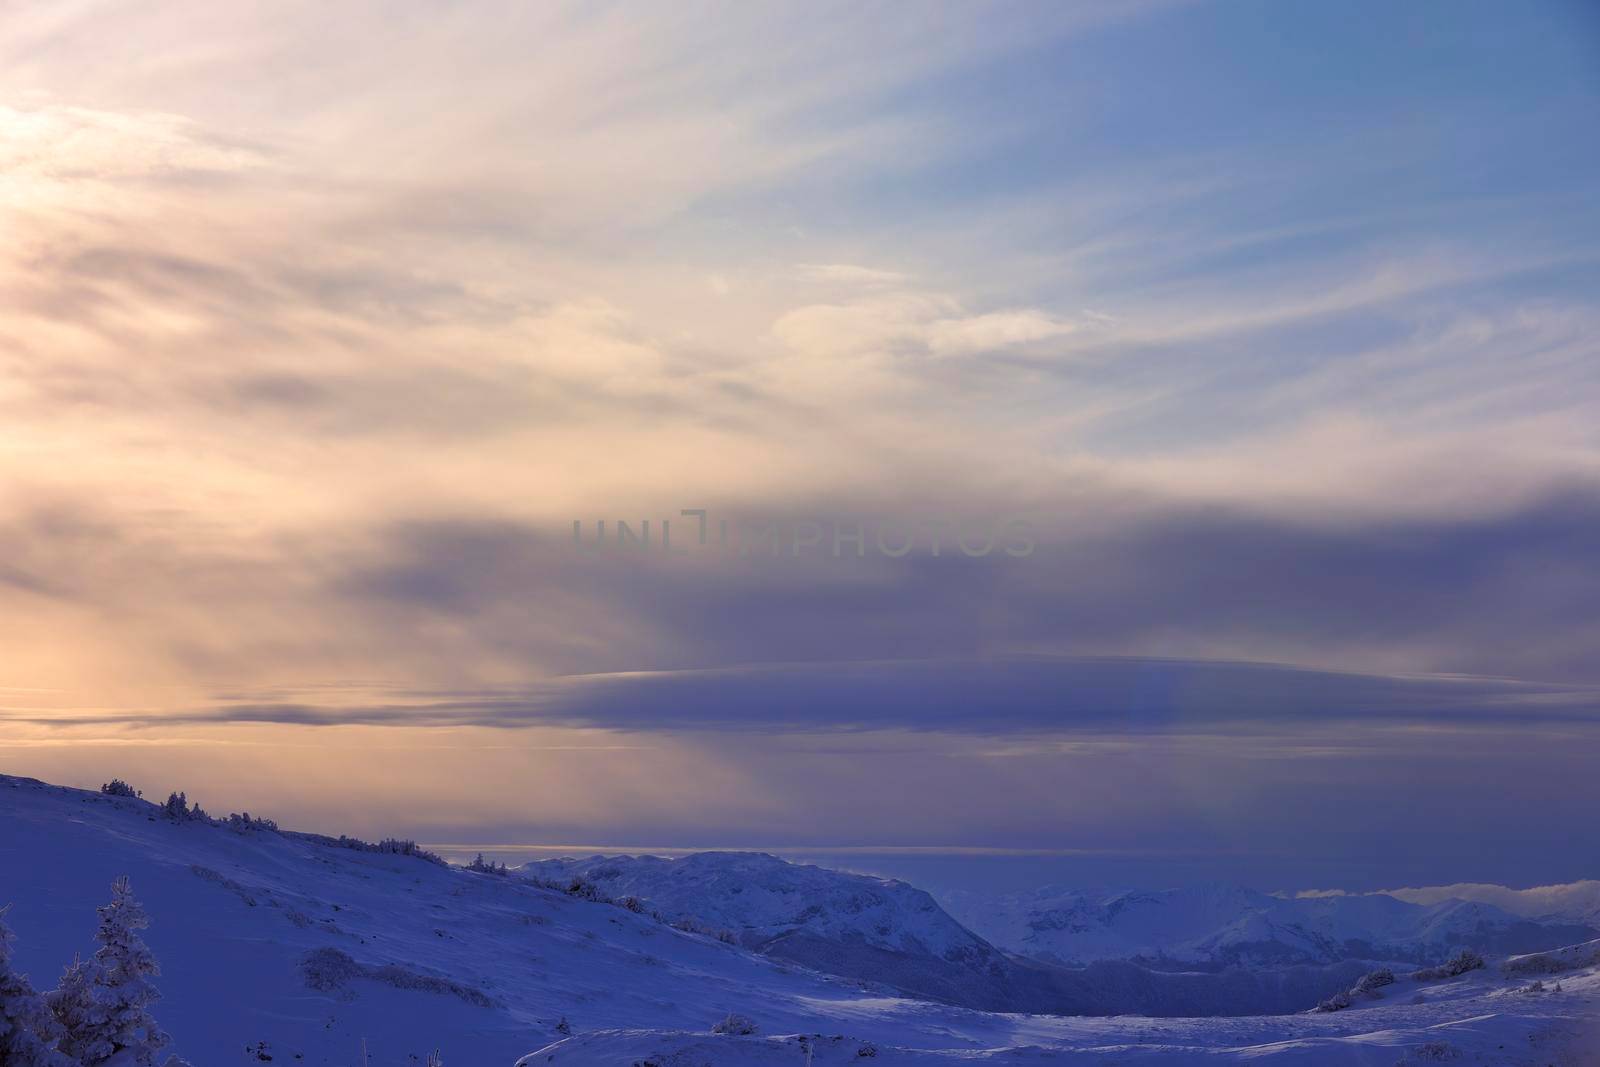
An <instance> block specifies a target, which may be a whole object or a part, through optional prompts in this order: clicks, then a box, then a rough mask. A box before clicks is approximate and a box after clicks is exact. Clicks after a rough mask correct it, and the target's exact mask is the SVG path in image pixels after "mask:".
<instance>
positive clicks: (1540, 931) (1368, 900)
mask: <svg viewBox="0 0 1600 1067" xmlns="http://www.w3.org/2000/svg"><path fill="white" fill-rule="evenodd" d="M945 903H946V904H947V905H948V906H949V908H950V909H951V910H952V911H953V912H954V914H955V915H957V916H959V917H960V918H961V919H962V921H964V922H965V923H966V924H967V925H968V926H969V927H971V928H972V929H973V930H974V931H976V932H977V933H979V934H981V935H982V936H984V937H986V938H987V939H989V940H990V941H991V942H992V943H994V944H996V945H999V946H1002V947H1004V948H1006V949H1009V950H1011V951H1013V952H1016V953H1020V954H1022V955H1026V956H1029V957H1032V958H1034V959H1040V960H1045V961H1048V962H1052V963H1058V964H1062V965H1065V966H1083V965H1086V964H1089V963H1092V962H1095V961H1099V960H1138V961H1142V962H1146V963H1149V964H1151V965H1152V966H1157V967H1180V966H1181V967H1185V968H1192V967H1195V966H1203V967H1224V966H1230V965H1245V966H1257V967H1259V966H1268V965H1280V964H1290V963H1311V964H1317V963H1324V964H1325V963H1334V962H1337V961H1340V960H1347V959H1368V960H1385V961H1396V962H1400V961H1407V962H1417V963H1432V962H1437V961H1438V960H1440V959H1442V958H1444V957H1445V956H1448V955H1449V954H1450V953H1451V952H1452V951H1454V950H1455V949H1456V948H1459V947H1462V946H1468V947H1471V948H1474V949H1477V950H1478V951H1481V952H1496V953H1502V952H1504V953H1509V952H1536V951H1540V950H1542V949H1546V948H1553V947H1556V946H1558V945H1562V944H1568V943H1571V942H1575V941H1583V940H1587V939H1589V938H1591V937H1595V936H1597V933H1600V932H1597V931H1596V930H1595V929H1594V927H1592V926H1591V925H1589V924H1588V923H1585V922H1574V921H1570V920H1568V919H1564V918H1559V917H1539V918H1529V917H1527V916H1526V915H1522V914H1513V913H1511V912H1509V911H1505V910H1502V909H1501V908H1499V907H1496V906H1494V905H1492V904H1486V903H1482V902H1479V901H1471V900H1460V899H1455V898H1451V897H1441V898H1439V899H1437V900H1435V901H1432V902H1429V903H1416V902H1412V901H1409V900H1402V899H1400V898H1399V897H1398V895H1389V894H1384V893H1365V894H1317V895H1309V896H1299V897H1280V896H1272V895H1269V894H1266V893H1260V892H1257V891H1255V890H1251V889H1245V888H1242V887H1239V886H1231V885H1201V886H1194V887H1187V888H1182V889H1166V890H1154V891H1151V890H1127V889H1064V888H1059V887H1051V888H1046V889H1042V890H1038V891H1036V892H1032V893H1021V894H1015V895H1009V896H995V895H986V894H974V893H952V894H949V895H948V896H947V897H946V899H945Z"/></svg>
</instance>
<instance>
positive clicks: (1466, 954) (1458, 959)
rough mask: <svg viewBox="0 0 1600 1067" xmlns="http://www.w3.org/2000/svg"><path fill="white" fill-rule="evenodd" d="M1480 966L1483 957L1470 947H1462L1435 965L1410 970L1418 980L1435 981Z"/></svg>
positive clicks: (1412, 975) (1474, 969)
mask: <svg viewBox="0 0 1600 1067" xmlns="http://www.w3.org/2000/svg"><path fill="white" fill-rule="evenodd" d="M1482 967H1483V957H1482V956H1480V955H1478V954H1477V953H1476V952H1474V951H1472V950H1471V949H1470V948H1464V949H1462V950H1461V951H1460V952H1457V953H1456V954H1455V955H1454V956H1451V957H1450V958H1449V959H1448V960H1446V961H1445V962H1444V963H1442V964H1440V965H1439V966H1437V967H1424V968H1422V969H1421V970H1420V971H1412V972H1411V977H1412V978H1415V979H1416V980H1417V981H1419V982H1437V981H1440V980H1442V979H1445V978H1456V977H1458V976H1460V975H1463V974H1466V973H1467V972H1468V971H1476V970H1479V969H1480V968H1482Z"/></svg>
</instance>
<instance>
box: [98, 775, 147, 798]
mask: <svg viewBox="0 0 1600 1067" xmlns="http://www.w3.org/2000/svg"><path fill="white" fill-rule="evenodd" d="M100 792H102V793H104V794H105V795H106V796H108V797H137V796H140V795H141V794H140V792H139V791H138V790H137V789H135V788H134V787H133V786H131V785H129V784H128V783H127V782H124V781H123V780H122V779H121V778H113V779H111V781H109V782H107V783H106V784H105V785H102V786H101V787H100Z"/></svg>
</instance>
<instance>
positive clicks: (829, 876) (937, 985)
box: [517, 852, 1364, 1016]
mask: <svg viewBox="0 0 1600 1067" xmlns="http://www.w3.org/2000/svg"><path fill="white" fill-rule="evenodd" d="M517 870H518V872H519V873H521V874H523V875H524V876H526V877H530V878H534V879H536V880H539V881H541V882H544V883H547V884H553V885H558V886H562V885H567V884H568V883H570V882H571V881H572V880H573V879H578V880H581V881H582V882H584V883H586V884H588V885H590V886H592V887H593V888H594V890H595V891H596V892H598V893H600V894H602V895H604V896H607V897H611V898H617V899H620V898H626V897H634V898H637V899H638V900H639V901H641V902H642V904H643V906H645V907H648V908H649V909H650V910H652V911H655V912H658V913H660V914H661V915H662V916H663V917H664V918H667V919H669V920H671V921H674V922H678V923H682V924H686V925H688V926H690V927H691V928H696V929H701V930H705V931H708V932H713V933H722V934H725V935H728V936H730V937H731V938H732V939H734V940H736V941H738V942H739V943H740V944H742V945H744V946H746V947H748V948H751V949H754V950H756V951H757V952H760V953H762V954H763V955H766V956H770V957H773V958H776V959H783V960H790V961H792V962H795V963H799V964H802V965H804V966H807V967H811V968H813V969H815V970H819V971H823V972H826V973H828V974H836V975H841V976H844V977H849V978H854V979H857V980H859V981H862V982H867V983H871V984H875V985H879V986H888V987H890V988H893V989H896V990H899V991H902V992H906V993H911V994H913V995H916V996H922V997H929V998H931V999H934V1000H939V1001H943V1002H945V1003H948V1004H958V1005H961V1006H963V1007H969V1008H976V1009H979V1010H983V1011H1022V1012H1035V1013H1052V1014H1081V1015H1101V1014H1105V1015H1114V1014H1121V1013H1127V1012H1138V1013H1142V1014H1147V1015H1159V1016H1174V1015H1211V1014H1244V1013H1247V1012H1263V1013H1265V1012H1288V1011H1296V1010H1300V1009H1302V1008H1307V1007H1310V1006H1311V1005H1312V1004H1315V1003H1316V1001H1317V1000H1319V999H1321V997H1323V996H1326V995H1328V993H1330V992H1334V991H1337V990H1338V989H1341V988H1343V987H1344V986H1345V985H1348V983H1349V982H1350V981H1352V980H1353V979H1354V978H1355V977H1359V975H1360V973H1361V971H1362V969H1363V967H1364V964H1361V963H1356V962H1353V961H1351V962H1346V961H1336V962H1335V965H1334V966H1332V967H1328V966H1322V965H1321V962H1322V961H1317V965H1313V966H1285V967H1280V968H1275V969H1273V970H1270V971H1249V970H1244V969H1238V970H1235V971H1232V972H1229V973H1227V974H1224V975H1216V974H1173V973H1164V972H1162V971H1159V970H1151V969H1149V968H1147V967H1144V966H1140V965H1138V964H1137V963H1132V962H1127V961H1124V960H1117V959H1106V960H1100V961H1096V962H1095V963H1093V964H1092V965H1091V966H1089V967H1086V968H1076V969H1069V968H1066V967H1062V966H1057V965H1054V964H1052V963H1050V962H1047V961H1040V960H1035V959H1026V958H1022V957H1019V956H1018V955H1016V954H1013V953H1011V952H1008V951H1005V950H1003V949H1001V948H998V947H996V946H995V945H994V944H993V943H991V942H990V941H988V940H986V939H985V938H983V937H981V936H979V935H978V934H976V933H974V932H973V931H972V930H970V929H968V928H967V927H965V926H963V925H962V924H961V923H960V922H958V921H957V920H956V919H955V918H953V917H952V916H951V915H950V914H949V913H948V912H946V911H945V910H944V908H942V907H940V906H939V904H938V902H936V901H935V900H934V899H933V898H932V897H931V896H930V895H929V894H927V893H925V892H923V891H922V890H920V889H917V888H916V887H914V886H911V885H908V884H906V883H905V882H900V881H895V880H891V879H883V878H874V877H870V876H867V875H860V874H847V873H845V872H842V871H833V870H828V869H826V868H822V867H814V866H809V865H805V864H798V863H789V862H787V861H785V860H782V859H779V858H777V857H776V856H770V855H766V854H763V853H751V852H701V853H696V854H694V855H690V856H684V857H682V858H679V859H662V858H660V857H656V856H590V857H587V858H584V859H556V860H541V861H536V862H533V863H529V864H526V865H524V866H522V867H520V868H518V869H517ZM1284 962H1286V963H1288V964H1296V963H1298V962H1299V961H1295V960H1286V961H1284ZM1319 991H1321V992H1319Z"/></svg>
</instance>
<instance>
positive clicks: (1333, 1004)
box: [1317, 993, 1355, 1012]
mask: <svg viewBox="0 0 1600 1067" xmlns="http://www.w3.org/2000/svg"><path fill="white" fill-rule="evenodd" d="M1353 1003H1355V1002H1354V1001H1352V1000H1351V999H1350V994H1349V993H1335V994H1334V995H1333V996H1331V997H1329V998H1328V999H1327V1000H1324V1001H1323V1002H1322V1003H1320V1004H1318V1005H1317V1011H1322V1012H1328V1011H1344V1009H1346V1008H1348V1007H1349V1006H1350V1005H1351V1004H1353Z"/></svg>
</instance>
